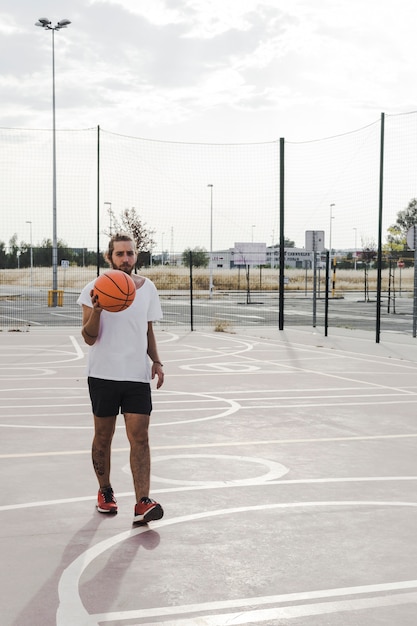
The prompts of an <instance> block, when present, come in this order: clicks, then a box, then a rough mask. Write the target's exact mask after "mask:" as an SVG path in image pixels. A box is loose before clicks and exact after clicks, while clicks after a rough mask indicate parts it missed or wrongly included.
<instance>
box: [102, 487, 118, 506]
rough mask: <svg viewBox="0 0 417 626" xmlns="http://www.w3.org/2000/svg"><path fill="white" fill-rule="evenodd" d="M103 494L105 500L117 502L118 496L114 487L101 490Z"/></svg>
mask: <svg viewBox="0 0 417 626" xmlns="http://www.w3.org/2000/svg"><path fill="white" fill-rule="evenodd" d="M101 493H102V494H103V498H104V502H107V503H109V502H116V498H115V497H114V493H113V489H106V490H105V491H102V492H101Z"/></svg>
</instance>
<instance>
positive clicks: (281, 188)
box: [278, 137, 285, 330]
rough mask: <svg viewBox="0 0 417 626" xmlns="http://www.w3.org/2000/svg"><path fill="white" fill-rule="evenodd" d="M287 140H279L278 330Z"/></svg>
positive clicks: (280, 324)
mask: <svg viewBox="0 0 417 626" xmlns="http://www.w3.org/2000/svg"><path fill="white" fill-rule="evenodd" d="M284 190H285V139H284V138H283V137H281V138H280V140H279V294H278V299H279V305H278V306H279V310H278V328H279V330H284V285H285V282H284V278H285V231H284V219H285V197H284Z"/></svg>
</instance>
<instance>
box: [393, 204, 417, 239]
mask: <svg viewBox="0 0 417 626" xmlns="http://www.w3.org/2000/svg"><path fill="white" fill-rule="evenodd" d="M415 224H417V198H412V199H411V200H410V202H409V203H408V206H407V208H405V209H403V210H402V211H398V213H397V220H396V222H395V224H393V225H392V226H390V227H389V228H388V237H387V240H388V243H392V244H393V245H395V246H399V245H401V244H402V249H404V247H405V246H406V245H407V243H406V237H407V232H408V230H409V229H410V228H411V226H414V225H415ZM392 249H396V250H398V249H400V248H397V247H395V248H392Z"/></svg>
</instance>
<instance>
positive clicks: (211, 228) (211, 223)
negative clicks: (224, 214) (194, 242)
mask: <svg viewBox="0 0 417 626" xmlns="http://www.w3.org/2000/svg"><path fill="white" fill-rule="evenodd" d="M207 187H210V260H209V270H210V279H209V298H210V300H211V298H212V297H213V185H207Z"/></svg>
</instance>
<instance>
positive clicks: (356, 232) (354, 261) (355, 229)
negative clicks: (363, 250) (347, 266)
mask: <svg viewBox="0 0 417 626" xmlns="http://www.w3.org/2000/svg"><path fill="white" fill-rule="evenodd" d="M353 230H354V231H355V258H354V260H353V263H354V269H355V271H356V251H357V234H358V229H357V228H354V229H353Z"/></svg>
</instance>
